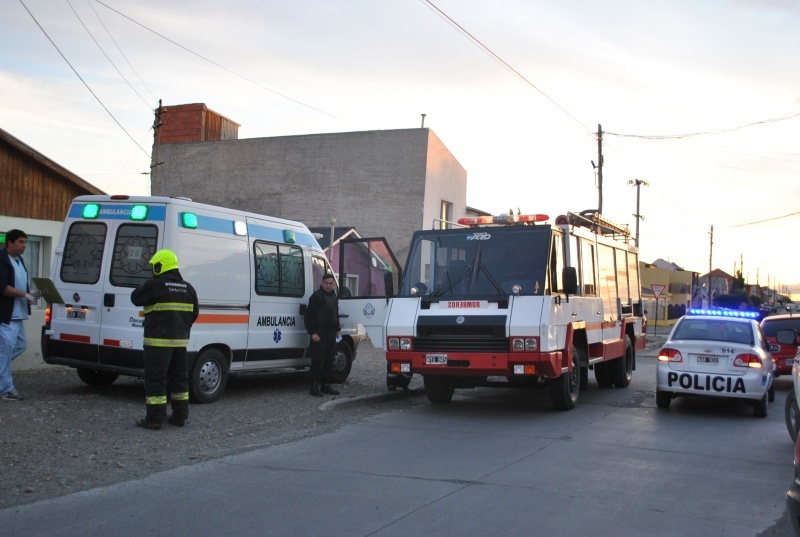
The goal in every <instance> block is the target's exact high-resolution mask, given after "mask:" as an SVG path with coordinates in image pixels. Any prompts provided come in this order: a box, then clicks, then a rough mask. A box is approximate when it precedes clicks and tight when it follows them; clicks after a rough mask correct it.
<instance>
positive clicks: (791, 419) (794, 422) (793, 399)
mask: <svg viewBox="0 0 800 537" xmlns="http://www.w3.org/2000/svg"><path fill="white" fill-rule="evenodd" d="M783 417H784V421H785V422H786V430H787V431H789V436H790V437H791V439H792V442H794V441H795V440H796V439H797V431H798V429H800V423H798V419H800V408H798V407H797V396H795V394H794V389H792V390H790V391H789V393H788V394H786V405H784V412H783Z"/></svg>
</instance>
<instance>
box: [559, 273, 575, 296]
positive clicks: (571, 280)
mask: <svg viewBox="0 0 800 537" xmlns="http://www.w3.org/2000/svg"><path fill="white" fill-rule="evenodd" d="M561 281H562V282H564V293H565V294H567V295H574V294H576V293H577V292H578V271H577V270H575V267H564V269H563V270H562V271H561Z"/></svg>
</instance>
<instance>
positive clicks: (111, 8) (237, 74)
mask: <svg viewBox="0 0 800 537" xmlns="http://www.w3.org/2000/svg"><path fill="white" fill-rule="evenodd" d="M95 2H97V3H98V4H100V5H101V6H104V7H106V8H107V9H110V10H111V11H113V12H114V13H116V14H117V15H120V16H121V17H124V18H126V19H128V20H129V21H131V22H132V23H134V24H136V25H138V26H141V27H142V28H144V29H145V30H147V31H148V32H150V33H152V34H155V35H157V36H158V37H160V38H161V39H163V40H165V41H167V42H169V43H172V44H173V45H175V46H176V47H179V48H182V49H183V50H185V51H186V52H188V53H189V54H192V55H193V56H197V57H198V58H200V59H201V60H203V61H205V62H208V63H210V64H211V65H213V66H215V67H219V68H220V69H222V70H223V71H227V72H228V73H230V74H232V75H233V76H235V77H238V78H241V79H242V80H245V81H247V82H250V83H251V84H254V85H256V86H258V87H259V88H261V89H263V90H266V91H268V92H270V93H273V94H275V95H277V96H278V97H282V98H284V99H286V100H287V101H291V102H293V103H295V104H299V105H300V106H304V107H306V108H309V109H311V110H314V111H315V112H319V113H320V114H324V115H326V116H328V117H332V118H333V119H336V120H339V121H344V120H343V119H341V118H338V117H336V116H334V115H333V114H329V113H328V112H325V111H324V110H320V109H319V108H315V107H313V106H311V105H310V104H306V103H304V102H301V101H298V100H297V99H292V98H291V97H289V96H288V95H284V94H283V93H280V92H278V91H275V90H274V89H272V88H268V87H267V86H264V85H263V84H260V83H258V82H256V81H255V80H252V79H250V78H247V77H246V76H244V75H240V74H239V73H237V72H235V71H232V70H231V69H228V68H227V67H225V66H224V65H220V64H218V63H217V62H215V61H213V60H210V59H208V58H206V57H205V56H202V55H200V54H198V53H197V52H195V51H193V50H191V49H188V48H186V47H184V46H183V45H181V44H180V43H177V42H175V41H173V40H172V39H170V38H168V37H166V36H163V35H161V34H160V33H158V32H156V31H155V30H152V29H150V28H148V27H147V26H145V25H144V24H142V23H141V22H138V21H136V20H134V19H132V18H130V17H129V16H127V15H125V14H124V13H121V12H120V11H117V10H116V9H114V8H113V7H111V6H109V5H108V4H105V3H103V2H101V0H95Z"/></svg>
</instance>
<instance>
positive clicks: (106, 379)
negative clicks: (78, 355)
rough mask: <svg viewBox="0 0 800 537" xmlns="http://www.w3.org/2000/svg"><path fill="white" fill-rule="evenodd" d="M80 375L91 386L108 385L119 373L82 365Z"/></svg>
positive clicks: (79, 369) (79, 370)
mask: <svg viewBox="0 0 800 537" xmlns="http://www.w3.org/2000/svg"><path fill="white" fill-rule="evenodd" d="M78 377H80V379H81V380H82V381H83V382H85V383H86V384H88V385H89V386H108V385H109V384H112V383H113V382H114V381H115V380H117V378H118V377H119V375H118V374H117V373H109V372H108V371H98V370H96V369H86V368H83V367H80V368H78Z"/></svg>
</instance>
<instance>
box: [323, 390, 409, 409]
mask: <svg viewBox="0 0 800 537" xmlns="http://www.w3.org/2000/svg"><path fill="white" fill-rule="evenodd" d="M424 393H425V390H423V389H414V388H412V389H410V390H408V391H404V390H396V391H393V392H390V391H388V390H387V391H386V392H385V393H369V394H366V395H354V396H352V397H343V398H341V399H332V400H330V401H325V402H324V403H322V404H321V405H319V409H320V410H329V409H332V408H335V407H338V406H343V405H351V404H357V403H363V402H364V401H376V400H382V399H386V400H394V399H402V398H405V397H413V396H416V395H422V394H424Z"/></svg>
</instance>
